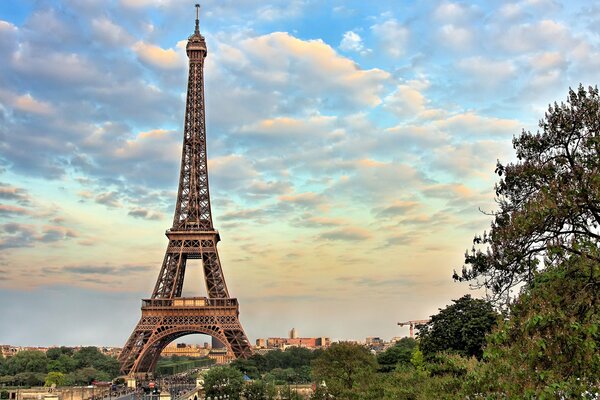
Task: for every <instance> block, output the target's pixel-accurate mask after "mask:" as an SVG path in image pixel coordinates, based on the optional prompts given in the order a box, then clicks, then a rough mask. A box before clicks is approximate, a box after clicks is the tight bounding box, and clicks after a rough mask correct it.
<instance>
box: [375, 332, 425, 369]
mask: <svg viewBox="0 0 600 400" xmlns="http://www.w3.org/2000/svg"><path fill="white" fill-rule="evenodd" d="M416 346H417V341H416V340H415V339H413V338H402V339H400V340H399V341H398V342H397V343H396V345H395V346H393V347H390V348H389V349H387V350H386V351H384V352H382V353H379V354H378V355H377V362H378V363H379V371H380V372H391V371H393V370H394V369H395V368H396V365H397V364H398V363H401V364H405V365H409V364H410V359H411V357H412V354H413V351H414V350H415V348H416Z"/></svg>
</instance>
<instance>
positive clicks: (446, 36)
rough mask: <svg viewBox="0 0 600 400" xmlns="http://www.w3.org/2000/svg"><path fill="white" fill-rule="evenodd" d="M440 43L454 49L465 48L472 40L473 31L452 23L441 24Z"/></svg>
mask: <svg viewBox="0 0 600 400" xmlns="http://www.w3.org/2000/svg"><path fill="white" fill-rule="evenodd" d="M439 35H440V41H441V43H442V45H445V46H449V47H452V48H454V49H456V50H465V49H467V48H469V47H470V46H471V44H472V42H473V33H472V32H471V30H470V29H467V28H465V27H461V26H455V25H453V24H447V25H443V26H442V27H441V28H440V30H439Z"/></svg>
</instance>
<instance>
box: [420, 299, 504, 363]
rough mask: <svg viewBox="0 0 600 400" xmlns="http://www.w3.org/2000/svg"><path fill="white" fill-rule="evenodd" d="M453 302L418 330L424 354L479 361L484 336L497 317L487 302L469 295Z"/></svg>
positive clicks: (426, 355) (429, 356) (427, 356)
mask: <svg viewBox="0 0 600 400" xmlns="http://www.w3.org/2000/svg"><path fill="white" fill-rule="evenodd" d="M453 303H454V304H451V305H449V306H448V307H446V308H444V309H440V312H439V313H438V314H436V315H433V316H431V320H430V321H429V322H428V323H427V324H425V325H422V327H421V328H420V330H419V339H420V345H419V347H420V349H421V351H422V352H423V355H424V356H425V357H426V358H428V359H431V358H432V357H433V356H434V355H435V353H437V352H441V351H445V352H452V353H457V354H460V355H462V356H467V357H471V356H475V357H477V358H481V356H482V355H483V345H484V344H485V335H486V334H487V333H489V332H490V331H491V330H492V328H493V327H494V326H495V325H496V320H497V318H498V314H497V313H496V312H495V311H494V308H493V306H492V305H491V304H490V303H489V302H487V301H485V300H481V299H473V298H471V296H470V295H465V296H463V297H461V298H460V299H458V300H453Z"/></svg>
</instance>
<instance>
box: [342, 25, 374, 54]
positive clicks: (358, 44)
mask: <svg viewBox="0 0 600 400" xmlns="http://www.w3.org/2000/svg"><path fill="white" fill-rule="evenodd" d="M340 49H342V50H344V51H353V52H356V53H360V54H362V55H364V54H367V53H369V52H370V50H369V49H365V45H364V43H363V40H362V38H361V37H360V35H359V34H358V33H356V32H353V31H348V32H345V33H344V37H343V38H342V41H341V42H340Z"/></svg>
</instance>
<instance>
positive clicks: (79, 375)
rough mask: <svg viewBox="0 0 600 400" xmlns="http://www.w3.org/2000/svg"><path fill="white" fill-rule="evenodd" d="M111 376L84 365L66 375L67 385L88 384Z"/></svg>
mask: <svg viewBox="0 0 600 400" xmlns="http://www.w3.org/2000/svg"><path fill="white" fill-rule="evenodd" d="M110 379H111V376H110V375H108V374H107V373H106V372H104V371H99V370H97V369H96V368H94V367H84V368H80V369H78V370H76V371H73V372H71V373H69V374H67V375H66V380H67V382H66V384H68V385H89V384H91V383H92V382H93V381H108V380H110Z"/></svg>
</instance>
